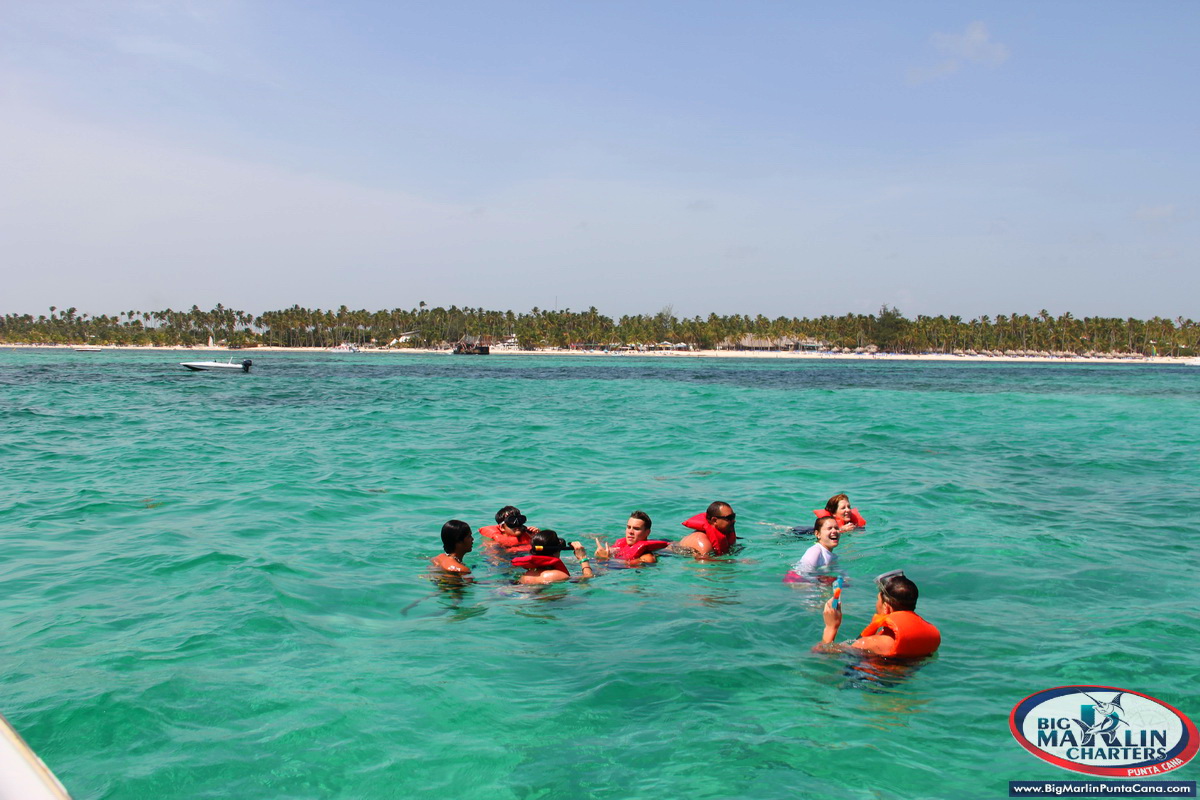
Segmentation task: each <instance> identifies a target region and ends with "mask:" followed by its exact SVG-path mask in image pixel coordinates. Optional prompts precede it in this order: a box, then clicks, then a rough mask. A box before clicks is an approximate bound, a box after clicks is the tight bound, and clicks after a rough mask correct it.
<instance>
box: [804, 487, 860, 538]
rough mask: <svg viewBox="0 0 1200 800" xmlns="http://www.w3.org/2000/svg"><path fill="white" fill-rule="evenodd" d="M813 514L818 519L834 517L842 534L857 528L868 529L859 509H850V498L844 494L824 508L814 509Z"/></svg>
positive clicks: (838, 495) (836, 497)
mask: <svg viewBox="0 0 1200 800" xmlns="http://www.w3.org/2000/svg"><path fill="white" fill-rule="evenodd" d="M813 513H814V514H816V515H817V519H821V518H822V517H833V518H834V519H836V520H837V521H838V525H839V526H841V532H842V533H846V532H847V531H852V530H854V529H855V528H865V527H867V521H866V520H865V519H863V518H862V514H859V513H858V509H857V508H851V507H850V498H849V497H847V496H846V495H844V494H835V495H834V496H833V497H831V498H829V502H827V503H826V504H825V507H824V508H818V509H814V510H813Z"/></svg>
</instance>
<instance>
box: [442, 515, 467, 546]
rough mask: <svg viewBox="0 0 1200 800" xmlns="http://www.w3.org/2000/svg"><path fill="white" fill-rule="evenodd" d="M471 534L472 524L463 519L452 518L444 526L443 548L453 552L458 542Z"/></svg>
mask: <svg viewBox="0 0 1200 800" xmlns="http://www.w3.org/2000/svg"><path fill="white" fill-rule="evenodd" d="M470 535H471V526H470V525H468V524H467V523H465V522H463V521H462V520H461V519H452V520H450V521H449V522H447V523H446V524H445V525H443V526H442V549H443V550H445V551H446V552H447V553H450V554H453V553H454V550H455V548H457V547H458V543H459V542H461V541H462V540H463V539H465V538H467V537H468V536H470Z"/></svg>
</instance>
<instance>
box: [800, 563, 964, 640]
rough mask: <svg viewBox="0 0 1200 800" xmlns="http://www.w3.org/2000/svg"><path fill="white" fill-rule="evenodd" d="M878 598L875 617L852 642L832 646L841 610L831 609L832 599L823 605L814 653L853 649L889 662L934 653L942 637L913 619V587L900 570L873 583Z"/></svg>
mask: <svg viewBox="0 0 1200 800" xmlns="http://www.w3.org/2000/svg"><path fill="white" fill-rule="evenodd" d="M875 584H876V586H878V587H879V596H878V597H876V599H875V616H873V617H871V621H870V622H869V623H868V624H867V627H865V628H863V631H862V633H860V634H859V635H858V638H857V639H855V640H854V641H853V642H849V643H848V644H846V645H838V644H834V643H833V640H834V639H836V638H837V634H838V628H839V627H840V626H841V624H842V609H841V608H840V607H839V608H834V607H833V598H830V599H829V602H827V603H826V604H825V634H824V635H823V636H822V637H821V643H820V644H819V645H817V646H816V648H815V649H816V650H821V651H830V652H837V651H841V650H844V649H846V648H847V647H849V648H853V649H854V650H858V651H861V652H864V653H871V654H872V655H877V656H888V657H891V658H920V657H921V656H927V655H929V654H931V653H933V652H934V651H936V650H937V649H938V647H939V646H940V645H941V643H942V634H941V632H940V631H938V629H937V628H935V627H934V626H933V625H932V624H930V623H929V622H926V621H925V620H924V619H922V618H921V617H920V616H918V615H917V612H916V607H917V585H916V584H915V583H913V582H912V581H911V580H909V579H908V578H906V577H905V576H904V571H903V570H895V571H893V572H885V573H884V574H883V575H880V576H879V577H878V578H876V579H875Z"/></svg>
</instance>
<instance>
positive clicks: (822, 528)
mask: <svg viewBox="0 0 1200 800" xmlns="http://www.w3.org/2000/svg"><path fill="white" fill-rule="evenodd" d="M813 533H814V534H815V535H816V537H817V542H816V544H814V545H813V546H812V547H810V548H808V550H807V551H806V552H805V553H804V557H803V558H801V559H800V560H799V561H797V562H796V563H795V564H793V565H792V572H793V573H796V574H798V575H811V574H812V573H814V572H816V571H817V570H819V569H821V568H822V567H828V566H830V565H832V564H833V563H834V562H835V561H837V554H836V553H834V552H833V549H834V548H835V547H837V546H838V543H839V542H840V541H841V538H842V532H841V530H840V529H839V528H838V524H837V520H836V519H834V518H833V517H821V518H820V519H819V520H817V527H816V528H815V529H813Z"/></svg>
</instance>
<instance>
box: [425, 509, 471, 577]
mask: <svg viewBox="0 0 1200 800" xmlns="http://www.w3.org/2000/svg"><path fill="white" fill-rule="evenodd" d="M474 546H475V537H474V535H473V534H472V533H471V526H470V525H468V524H467V523H465V522H463V521H462V520H458V519H452V520H450V521H449V522H447V523H446V524H445V525H443V526H442V549H443V550H445V551H446V552H444V553H439V554H438V555H436V556H434V557H433V558H431V559H429V561H430V563H432V564H433V565H434V566H435V567H437V568H438V569H440V570H441V571H443V572H448V573H450V574H452V575H469V574H471V568H470V567H468V566H467V565H466V564H464V563H463V556H465V555H466V554H467V553H469V552H471V548H472V547H474Z"/></svg>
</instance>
